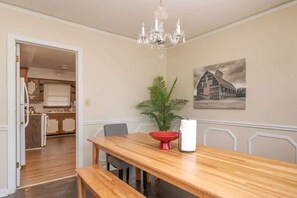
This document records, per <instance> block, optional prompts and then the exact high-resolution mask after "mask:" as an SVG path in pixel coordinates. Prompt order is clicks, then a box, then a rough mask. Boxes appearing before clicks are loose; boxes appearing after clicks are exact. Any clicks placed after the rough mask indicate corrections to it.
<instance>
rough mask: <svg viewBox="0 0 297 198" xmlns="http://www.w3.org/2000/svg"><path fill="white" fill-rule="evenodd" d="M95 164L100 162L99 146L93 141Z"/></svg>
mask: <svg viewBox="0 0 297 198" xmlns="http://www.w3.org/2000/svg"><path fill="white" fill-rule="evenodd" d="M92 153H93V164H98V165H100V164H99V148H98V147H97V146H96V144H94V143H93V152H92Z"/></svg>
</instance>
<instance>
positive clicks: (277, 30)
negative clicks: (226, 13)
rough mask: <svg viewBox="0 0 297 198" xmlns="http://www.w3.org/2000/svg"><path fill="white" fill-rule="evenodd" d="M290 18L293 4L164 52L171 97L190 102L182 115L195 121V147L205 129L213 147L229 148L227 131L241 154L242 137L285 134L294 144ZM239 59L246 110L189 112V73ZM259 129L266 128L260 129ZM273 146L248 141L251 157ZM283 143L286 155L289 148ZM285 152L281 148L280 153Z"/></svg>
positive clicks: (296, 41) (296, 29)
mask: <svg viewBox="0 0 297 198" xmlns="http://www.w3.org/2000/svg"><path fill="white" fill-rule="evenodd" d="M296 19H297V6H293V7H290V8H287V9H284V10H280V11H277V12H274V13H272V14H269V15H266V16H263V17H261V18H258V19H255V20H251V21H249V22H247V23H243V24H241V25H238V26H235V27H231V28H228V29H225V30H222V31H220V32H217V33H214V34H209V35H207V36H204V37H201V38H199V39H196V40H193V41H190V42H187V43H186V44H184V45H181V46H178V47H175V48H171V49H169V50H168V51H167V56H168V59H167V65H168V67H167V77H168V79H169V81H171V82H172V81H173V79H174V78H175V77H176V76H177V77H178V79H179V82H178V87H177V90H176V92H175V95H176V96H179V97H183V98H186V99H189V100H190V103H189V104H188V105H187V107H186V108H185V109H184V110H183V114H184V115H185V116H186V117H190V118H192V119H197V120H198V136H197V137H198V142H199V143H203V133H204V132H206V131H207V130H211V131H212V132H210V133H209V134H208V135H207V139H208V142H209V144H210V145H213V146H219V147H228V146H227V145H229V147H230V143H232V141H230V135H228V134H227V133H226V131H228V130H229V131H231V132H232V134H234V135H235V137H236V140H237V150H239V151H242V152H248V150H247V149H248V139H249V138H251V137H252V136H253V135H255V134H256V133H260V132H261V133H267V134H270V136H273V135H283V136H289V137H292V138H293V139H294V141H295V142H297V136H296V134H297V102H296V101H297V91H296V85H297V78H296V74H297V58H296V56H297V37H296V35H297V23H296ZM197 25H199V24H197ZM240 58H245V59H246V68H247V73H246V76H247V101H246V109H245V110H209V109H208V110H203V109H193V70H194V69H195V68H201V67H203V66H208V65H213V64H216V63H222V62H226V61H230V60H236V59H240ZM210 121H212V122H210ZM221 121H228V122H221ZM246 124H248V126H245V125H246ZM259 124H260V125H259ZM230 125H235V126H236V127H233V126H232V127H231V126H230ZM265 125H268V128H270V129H269V130H268V129H263V128H265V127H267V126H265ZM274 125H280V127H279V126H274ZM286 126H288V127H286ZM210 127H211V128H215V129H209V128H210ZM288 128H290V129H288ZM216 129H218V130H216ZM291 129H292V131H290V130H291ZM271 134H272V135H271ZM231 140H232V138H231ZM226 142H227V143H226ZM228 142H229V143H228ZM260 142H262V143H260ZM275 142H277V144H279V145H282V142H283V140H281V139H277V138H275V137H266V138H260V137H259V138H256V139H255V140H254V141H252V143H253V153H258V152H259V153H260V154H261V155H264V156H270V155H271V153H272V154H273V153H279V152H278V151H279V150H280V149H284V147H283V146H280V147H278V146H275V144H276V143H275ZM285 142H286V144H287V145H289V147H290V152H291V150H292V148H294V147H293V146H292V144H290V143H289V142H288V141H287V140H285ZM259 145H262V146H265V147H266V148H267V149H266V150H267V151H262V149H260V148H259ZM256 147H257V148H259V149H258V150H257V151H256V149H255V148H256ZM260 150H261V151H260ZM287 151H288V150H286V149H284V150H282V154H283V155H284V153H286V152H287ZM294 153H295V151H293V154H294ZM282 154H278V155H279V156H278V157H279V158H281V155H282ZM286 160H287V161H294V160H295V156H294V155H293V158H292V153H291V154H290V156H289V157H288V158H286Z"/></svg>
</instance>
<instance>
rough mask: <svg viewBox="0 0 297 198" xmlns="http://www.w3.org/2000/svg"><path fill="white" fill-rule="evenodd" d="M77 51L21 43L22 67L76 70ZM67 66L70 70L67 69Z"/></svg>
mask: <svg viewBox="0 0 297 198" xmlns="http://www.w3.org/2000/svg"><path fill="white" fill-rule="evenodd" d="M75 56H76V55H75V53H74V52H68V51H62V50H58V49H52V48H45V47H41V46H34V45H28V44H21V67H39V68H44V69H52V70H56V71H75V60H76V57H75ZM62 66H66V67H68V68H69V70H65V69H63V68H62Z"/></svg>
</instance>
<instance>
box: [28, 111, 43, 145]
mask: <svg viewBox="0 0 297 198" xmlns="http://www.w3.org/2000/svg"><path fill="white" fill-rule="evenodd" d="M25 139H26V149H34V148H40V147H41V114H33V115H30V116H29V124H28V126H27V127H26V130H25Z"/></svg>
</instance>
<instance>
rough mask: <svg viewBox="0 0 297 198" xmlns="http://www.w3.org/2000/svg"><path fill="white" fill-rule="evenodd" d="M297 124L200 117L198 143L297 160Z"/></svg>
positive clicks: (290, 160)
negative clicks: (205, 118) (204, 118)
mask: <svg viewBox="0 0 297 198" xmlns="http://www.w3.org/2000/svg"><path fill="white" fill-rule="evenodd" d="M296 142H297V127H296V126H288V125H273V124H262V123H244V122H232V121H216V120H201V119H197V143H198V144H205V145H208V146H214V147H218V148H227V149H230V150H233V149H234V150H236V151H238V152H242V153H249V154H253V155H258V156H262V157H268V158H271V159H277V160H282V161H287V162H291V163H297V143H296Z"/></svg>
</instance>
